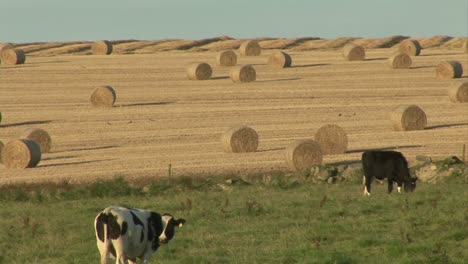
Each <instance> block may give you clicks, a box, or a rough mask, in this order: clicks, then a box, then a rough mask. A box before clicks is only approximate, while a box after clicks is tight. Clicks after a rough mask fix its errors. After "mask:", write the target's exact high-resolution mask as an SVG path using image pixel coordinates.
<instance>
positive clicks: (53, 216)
mask: <svg viewBox="0 0 468 264" xmlns="http://www.w3.org/2000/svg"><path fill="white" fill-rule="evenodd" d="M272 177H273V179H274V180H273V181H271V182H270V183H269V184H266V183H265V182H263V181H262V180H261V177H259V178H258V180H257V181H251V184H246V183H245V182H243V181H234V183H237V184H232V185H228V184H227V183H225V182H224V181H221V180H220V179H199V180H194V179H190V178H179V179H172V180H170V179H164V180H158V181H154V182H148V183H146V184H145V185H144V186H145V187H138V186H136V185H131V186H130V185H129V184H127V182H126V181H125V180H123V179H116V180H113V181H110V182H96V183H93V184H91V185H86V186H70V185H63V184H62V185H58V186H42V187H41V186H36V187H28V188H24V187H21V186H19V187H9V188H3V189H2V190H1V192H0V201H1V202H2V206H1V207H0V215H1V217H0V226H1V227H2V228H0V263H8V264H9V263H98V262H99V253H98V250H97V247H96V244H95V237H94V229H93V220H94V217H95V216H96V215H97V214H98V213H99V211H101V210H102V209H103V208H105V207H107V206H109V205H114V204H119V205H127V206H133V207H140V208H148V209H152V210H154V211H157V212H170V213H172V214H174V215H175V216H176V217H183V218H185V219H186V220H187V224H186V225H185V226H184V227H182V228H180V229H179V230H178V231H177V232H176V236H175V238H174V239H173V240H172V241H171V242H170V243H169V244H168V245H165V246H162V247H161V248H160V249H159V251H158V252H157V253H156V255H155V256H153V259H152V260H153V263H408V264H409V263H411V264H414V263H421V264H422V263H424V264H426V263H466V260H467V259H468V251H467V250H466V249H467V248H468V208H467V207H466V201H467V200H468V194H467V192H466V190H467V183H466V180H463V178H459V179H457V178H456V177H452V178H449V180H448V181H447V182H445V183H439V184H437V185H432V184H420V185H419V186H418V188H417V189H416V191H415V192H414V193H411V194H398V193H393V194H391V195H388V194H387V193H386V186H384V185H380V186H379V185H376V186H375V188H374V191H373V193H372V196H371V197H364V196H362V193H361V186H360V184H358V183H350V182H343V183H339V184H334V185H327V184H314V183H311V182H309V181H308V180H307V178H300V180H299V181H297V182H296V181H295V182H293V184H288V179H289V178H287V177H285V176H284V175H282V174H276V175H272ZM221 183H222V185H221V186H223V188H219V186H220V184H221ZM223 189H224V190H223Z"/></svg>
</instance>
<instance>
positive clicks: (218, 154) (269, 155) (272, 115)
mask: <svg viewBox="0 0 468 264" xmlns="http://www.w3.org/2000/svg"><path fill="white" fill-rule="evenodd" d="M211 40H212V41H211V42H210V41H205V42H203V41H198V42H196V41H195V42H188V41H186V42H181V44H180V45H179V44H177V45H175V44H171V43H173V42H174V41H172V40H166V41H152V42H151V41H146V42H145V41H141V42H136V41H122V42H119V43H116V42H114V43H113V45H114V50H115V53H113V54H112V55H109V56H89V55H87V54H89V53H90V43H84V42H82V43H62V44H53V43H52V44H50V43H49V44H41V43H32V44H22V45H21V44H17V45H15V46H16V47H19V48H21V49H23V50H24V51H25V52H26V54H27V56H28V60H27V62H26V64H23V65H15V66H13V65H2V66H0V112H2V115H3V120H2V123H1V124H0V140H1V141H3V142H9V141H11V140H13V139H17V138H19V137H20V136H21V134H22V133H23V132H24V131H25V130H26V129H32V128H40V129H44V130H45V131H47V132H48V133H49V135H50V137H51V138H52V139H53V144H54V146H53V148H52V149H51V152H50V153H44V154H43V155H42V159H41V161H40V163H39V164H38V165H37V167H36V168H31V169H23V170H10V169H6V168H5V167H4V166H3V165H0V184H6V183H13V182H38V181H62V180H70V182H87V181H94V180H96V179H104V178H110V177H115V176H124V177H127V178H128V179H133V178H138V177H161V176H167V175H168V173H169V171H168V168H169V167H170V168H171V174H172V175H176V176H177V175H207V176H208V175H218V174H227V173H237V172H241V173H254V172H258V171H269V170H277V169H280V170H288V167H287V165H286V161H285V158H284V157H285V151H286V147H287V146H288V145H289V144H291V143H292V142H294V141H295V140H301V139H313V138H314V135H315V133H316V131H317V130H318V129H319V128H320V127H322V126H324V125H327V124H336V125H338V126H340V127H342V128H343V129H344V130H345V131H346V133H347V136H348V147H347V152H346V153H344V154H336V155H324V156H323V162H324V163H347V162H355V161H359V160H360V156H361V153H362V151H364V150H368V149H386V150H397V151H401V152H403V154H404V155H405V156H406V157H407V158H408V159H409V161H410V163H411V162H412V161H413V160H414V159H415V156H416V155H419V154H424V155H429V156H433V157H446V156H448V155H461V152H462V146H463V144H468V104H466V103H453V102H451V100H450V99H449V97H448V92H447V91H448V88H449V87H452V86H453V85H454V81H456V80H439V79H437V78H436V74H435V69H436V66H437V65H438V64H439V63H440V62H442V61H452V60H455V61H459V62H461V64H462V66H463V68H464V69H468V57H467V55H466V53H463V50H462V49H461V46H460V47H459V48H452V47H451V46H448V45H451V43H453V42H454V40H446V42H444V43H445V44H447V45H445V46H444V45H442V44H443V43H442V44H441V45H439V46H437V47H432V46H431V48H429V49H423V50H422V52H421V55H420V56H418V57H414V58H412V60H413V62H412V65H411V68H410V69H401V70H394V69H391V68H389V67H388V65H387V58H388V57H389V56H391V55H392V54H393V53H394V52H395V51H397V49H398V42H396V43H392V44H393V45H391V47H390V48H388V47H385V48H376V47H375V45H377V44H375V43H380V42H378V41H377V40H369V41H367V42H365V40H358V41H356V42H357V43H359V44H360V45H363V46H364V47H365V48H366V59H365V60H363V61H352V62H350V61H344V60H343V58H342V52H341V48H342V46H343V45H344V44H346V42H348V43H349V41H353V40H354V39H341V40H340V41H339V45H338V42H337V40H335V41H329V42H330V43H331V44H333V45H337V46H331V47H329V48H325V49H322V48H323V47H325V44H326V40H322V39H316V38H315V39H299V40H297V42H294V41H285V43H286V44H285V46H281V45H279V44H275V45H273V44H272V43H273V40H272V39H266V40H261V41H260V46H262V48H264V49H263V50H262V52H261V55H260V56H256V57H244V56H241V57H238V64H241V65H245V64H250V65H252V66H253V67H254V68H255V71H256V74H257V78H256V81H255V82H250V83H233V82H232V81H231V80H230V79H229V70H230V68H229V67H220V66H213V74H212V78H211V79H210V80H205V81H200V82H194V81H190V80H188V79H187V76H186V67H187V65H190V63H193V62H198V61H203V62H206V63H208V64H210V65H217V64H216V54H217V53H218V51H219V50H222V49H236V50H235V51H236V53H237V54H239V50H238V49H237V48H238V47H239V46H240V44H241V43H242V41H237V40H232V39H222V40H219V41H218V40H215V39H211ZM217 41H218V42H219V43H218V42H217ZM388 41H392V39H389V40H388ZM420 41H421V44H422V45H423V48H424V47H425V46H424V45H425V43H429V42H427V41H424V40H420ZM460 41H461V40H460ZM223 42H225V43H224V44H223ZM275 43H276V42H275ZM460 43H461V42H460ZM267 44H268V45H273V46H274V48H275V49H282V50H285V51H286V52H287V53H288V54H289V55H291V57H292V59H293V61H294V63H293V65H292V67H291V68H286V69H277V68H272V67H270V66H269V65H267V60H268V57H269V56H270V55H271V54H272V53H273V51H274V50H273V49H266V48H265V46H266V45H267ZM367 44H368V45H367ZM374 44H375V45H374ZM41 45H42V46H41ZM47 45H48V46H47ZM171 45H172V46H171ZM174 45H175V46H174ZM184 45H185V46H184ZM190 45H192V46H190ZM378 45H380V44H378ZM378 45H377V47H379V46H378ZM431 45H432V44H431ZM46 46H47V47H46ZM41 47H43V48H41ZM167 49H172V50H170V51H166V50H167ZM199 51H202V52H199ZM129 53H131V54H129ZM70 54H73V56H71V55H70ZM45 56H47V57H45ZM467 72H468V70H465V71H464V73H463V76H462V80H463V78H467V77H468V73H467ZM107 85H108V86H112V87H113V88H114V89H115V90H116V91H118V97H117V100H116V102H115V104H114V107H112V108H93V107H92V106H91V104H90V103H89V95H90V94H91V93H92V92H93V90H94V89H95V88H96V87H100V86H107ZM400 105H417V106H419V107H420V108H422V109H423V110H424V112H425V114H426V116H427V125H426V127H425V129H424V130H417V131H405V132H401V131H394V129H393V127H392V121H391V119H390V116H391V113H392V111H393V110H394V109H395V108H397V107H399V106H400ZM236 125H246V126H249V127H251V128H253V129H255V131H256V132H257V133H258V137H259V146H258V149H257V152H253V153H252V152H249V153H225V152H224V151H223V145H222V142H221V135H222V134H223V133H224V131H226V130H227V129H229V128H230V127H233V126H236ZM467 155H468V153H467Z"/></svg>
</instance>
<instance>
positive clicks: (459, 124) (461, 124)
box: [425, 123, 468, 129]
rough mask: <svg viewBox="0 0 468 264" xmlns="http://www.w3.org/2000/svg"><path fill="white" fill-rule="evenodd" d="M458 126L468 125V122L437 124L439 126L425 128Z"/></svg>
mask: <svg viewBox="0 0 468 264" xmlns="http://www.w3.org/2000/svg"><path fill="white" fill-rule="evenodd" d="M456 126H468V123H458V124H446V125H437V126H430V127H426V128H425V129H437V128H446V127H456Z"/></svg>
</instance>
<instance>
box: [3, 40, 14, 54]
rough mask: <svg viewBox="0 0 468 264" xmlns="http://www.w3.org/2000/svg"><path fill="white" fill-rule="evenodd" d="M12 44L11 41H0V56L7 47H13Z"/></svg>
mask: <svg viewBox="0 0 468 264" xmlns="http://www.w3.org/2000/svg"><path fill="white" fill-rule="evenodd" d="M13 48H14V46H13V45H12V44H11V43H0V56H1V55H2V52H3V51H4V50H7V49H13Z"/></svg>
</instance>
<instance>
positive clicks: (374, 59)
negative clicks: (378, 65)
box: [364, 58, 388, 61]
mask: <svg viewBox="0 0 468 264" xmlns="http://www.w3.org/2000/svg"><path fill="white" fill-rule="evenodd" d="M386 59H388V58H372V59H365V60H364V61H379V60H386Z"/></svg>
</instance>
